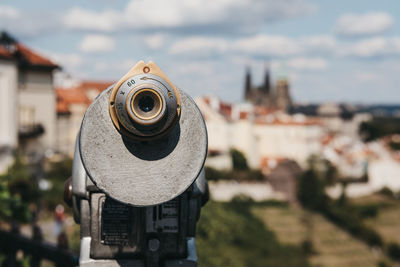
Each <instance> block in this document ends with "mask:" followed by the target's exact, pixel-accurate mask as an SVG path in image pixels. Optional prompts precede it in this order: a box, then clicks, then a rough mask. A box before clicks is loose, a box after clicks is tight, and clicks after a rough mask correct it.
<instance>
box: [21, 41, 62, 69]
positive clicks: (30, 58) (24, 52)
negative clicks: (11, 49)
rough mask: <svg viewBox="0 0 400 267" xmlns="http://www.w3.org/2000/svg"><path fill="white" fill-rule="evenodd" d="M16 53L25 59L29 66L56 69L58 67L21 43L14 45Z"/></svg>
mask: <svg viewBox="0 0 400 267" xmlns="http://www.w3.org/2000/svg"><path fill="white" fill-rule="evenodd" d="M15 45H16V52H17V53H19V54H20V55H21V56H22V57H23V59H25V60H26V61H27V62H28V63H29V64H31V65H36V66H45V67H51V68H58V67H59V66H58V65H57V64H55V63H53V62H52V61H51V60H50V59H48V58H45V57H43V56H41V55H39V54H38V53H37V52H34V51H33V50H31V49H30V48H28V47H26V46H25V45H23V44H21V43H16V44H15Z"/></svg>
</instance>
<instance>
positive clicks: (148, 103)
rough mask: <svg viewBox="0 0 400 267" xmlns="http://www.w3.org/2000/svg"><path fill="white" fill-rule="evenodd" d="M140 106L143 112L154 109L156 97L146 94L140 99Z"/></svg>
mask: <svg viewBox="0 0 400 267" xmlns="http://www.w3.org/2000/svg"><path fill="white" fill-rule="evenodd" d="M139 108H140V109H141V110H142V111H143V112H149V111H152V110H153V108H154V99H153V98H152V97H151V96H148V95H145V96H143V97H141V98H140V99H139Z"/></svg>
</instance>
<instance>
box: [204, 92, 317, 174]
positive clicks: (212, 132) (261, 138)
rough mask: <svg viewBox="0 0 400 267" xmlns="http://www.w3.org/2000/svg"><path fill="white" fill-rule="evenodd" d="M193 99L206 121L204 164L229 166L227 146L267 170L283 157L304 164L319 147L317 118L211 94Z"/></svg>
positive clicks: (254, 166)
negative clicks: (220, 98)
mask: <svg viewBox="0 0 400 267" xmlns="http://www.w3.org/2000/svg"><path fill="white" fill-rule="evenodd" d="M196 103H197V105H198V106H199V108H200V110H201V112H202V114H203V116H204V119H205V122H206V125H207V131H208V146H209V154H210V156H209V158H208V159H207V162H206V164H207V165H208V166H211V167H214V168H218V169H229V168H231V167H232V166H231V162H230V157H229V150H230V149H231V148H236V149H238V150H240V151H241V152H242V153H243V154H244V155H245V156H246V158H247V161H248V164H249V166H250V167H251V168H254V169H262V170H263V171H264V172H265V173H266V174H267V173H269V172H270V171H271V170H272V169H273V168H275V167H276V166H277V164H278V163H279V162H280V161H282V160H284V159H291V160H295V161H296V162H298V164H300V166H302V167H305V165H306V162H307V159H308V158H309V157H310V156H311V155H313V154H318V153H320V151H321V141H320V140H321V139H322V137H323V135H324V129H323V126H322V124H321V122H320V121H319V120H318V119H309V118H307V117H305V116H302V115H297V116H291V115H288V114H286V113H285V112H283V111H282V110H281V109H279V108H267V107H263V106H254V105H252V104H249V103H245V104H229V103H225V102H222V101H220V100H219V99H217V98H215V97H199V98H197V99H196Z"/></svg>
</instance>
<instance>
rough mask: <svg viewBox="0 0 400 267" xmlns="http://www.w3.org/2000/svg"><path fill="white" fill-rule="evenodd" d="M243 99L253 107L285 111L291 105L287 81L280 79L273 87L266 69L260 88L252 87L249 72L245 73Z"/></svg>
mask: <svg viewBox="0 0 400 267" xmlns="http://www.w3.org/2000/svg"><path fill="white" fill-rule="evenodd" d="M244 97H245V100H246V101H247V102H250V103H252V104H254V105H260V106H264V107H270V108H280V109H283V110H287V109H288V108H289V107H290V105H291V104H292V100H291V96H290V85H289V81H288V80H287V79H286V78H282V77H281V78H278V80H277V81H276V84H275V86H273V85H272V83H271V77H270V72H269V70H268V69H267V70H266V72H265V74H264V81H263V84H262V85H261V86H254V85H253V84H252V76H251V73H250V70H249V69H248V70H247V71H246V78H245V88H244Z"/></svg>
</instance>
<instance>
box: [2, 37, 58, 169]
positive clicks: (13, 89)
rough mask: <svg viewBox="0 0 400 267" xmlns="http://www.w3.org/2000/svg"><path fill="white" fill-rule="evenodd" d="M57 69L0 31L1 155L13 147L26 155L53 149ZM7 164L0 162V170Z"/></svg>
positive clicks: (51, 63)
mask: <svg viewBox="0 0 400 267" xmlns="http://www.w3.org/2000/svg"><path fill="white" fill-rule="evenodd" d="M58 68H59V66H58V65H57V64H55V63H53V62H52V61H51V60H49V59H47V58H46V57H44V56H42V55H40V54H38V53H37V52H34V51H33V50H31V49H30V48H28V47H26V46H25V45H23V44H22V43H20V42H18V41H17V40H16V39H14V38H13V37H12V36H10V35H9V34H8V33H6V32H0V84H1V90H0V94H1V98H0V101H1V103H0V104H1V109H2V110H1V111H2V112H1V114H0V142H1V144H0V145H1V147H3V148H4V149H5V150H6V151H8V152H7V153H3V154H4V155H3V156H4V157H6V158H7V157H10V154H12V152H10V151H14V150H15V149H16V148H17V147H19V148H20V150H21V151H22V152H24V154H25V155H28V156H29V155H33V154H44V153H45V151H49V150H52V149H53V148H54V145H55V140H56V131H55V130H56V129H55V125H56V114H55V108H56V101H55V92H54V87H53V72H54V70H56V69H58ZM4 149H3V150H4ZM7 155H8V156H7ZM0 157H1V156H0ZM0 161H1V160H0ZM7 166H8V164H3V168H1V167H0V171H4V169H5V168H6V167H7Z"/></svg>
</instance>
